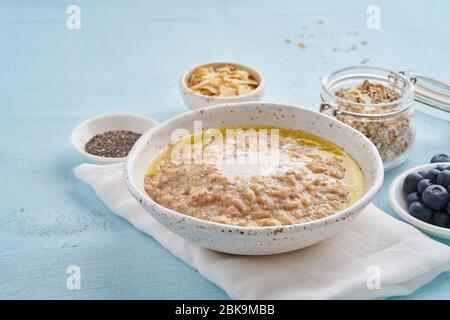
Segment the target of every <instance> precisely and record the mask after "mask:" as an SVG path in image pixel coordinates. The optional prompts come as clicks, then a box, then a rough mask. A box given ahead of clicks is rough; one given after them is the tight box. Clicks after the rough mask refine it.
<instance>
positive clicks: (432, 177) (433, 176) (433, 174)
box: [423, 169, 441, 181]
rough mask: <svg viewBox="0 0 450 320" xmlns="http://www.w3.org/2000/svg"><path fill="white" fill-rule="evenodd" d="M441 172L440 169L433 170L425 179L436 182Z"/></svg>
mask: <svg viewBox="0 0 450 320" xmlns="http://www.w3.org/2000/svg"><path fill="white" fill-rule="evenodd" d="M440 173H441V172H440V171H439V170H438V169H431V170H428V172H427V173H426V174H425V175H424V176H423V177H424V178H425V179H429V180H431V181H436V178H437V177H438V175H439V174H440Z"/></svg>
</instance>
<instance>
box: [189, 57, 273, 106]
mask: <svg viewBox="0 0 450 320" xmlns="http://www.w3.org/2000/svg"><path fill="white" fill-rule="evenodd" d="M264 89H265V82H264V79H263V77H262V75H261V73H260V72H258V71H257V70H255V69H254V68H251V67H248V66H245V65H242V64H237V63H232V62H213V63H207V64H202V65H199V66H196V67H194V68H192V69H190V70H188V71H186V72H185V73H184V74H183V75H182V76H181V79H180V90H181V94H182V96H183V100H184V102H185V103H186V105H187V106H188V107H189V108H190V109H192V110H195V109H199V108H205V107H209V106H212V105H216V104H222V103H232V102H247V101H260V100H261V99H262V96H263V94H264Z"/></svg>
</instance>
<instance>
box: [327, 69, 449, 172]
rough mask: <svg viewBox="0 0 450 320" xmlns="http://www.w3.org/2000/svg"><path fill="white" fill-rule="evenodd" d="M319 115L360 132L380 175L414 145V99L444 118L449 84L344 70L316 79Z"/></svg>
mask: <svg viewBox="0 0 450 320" xmlns="http://www.w3.org/2000/svg"><path fill="white" fill-rule="evenodd" d="M321 100H322V103H321V106H320V111H321V112H322V113H325V114H327V115H329V116H332V117H335V118H336V119H338V120H340V121H342V122H344V123H346V124H348V125H350V126H351V127H353V128H355V129H356V130H358V131H360V132H361V133H363V134H364V135H365V136H366V137H367V138H369V139H370V140H371V141H372V142H373V143H374V144H375V146H376V147H377V149H378V152H379V153H380V155H381V158H382V159H383V164H384V168H385V170H389V169H392V168H394V167H396V166H398V165H399V164H401V163H402V162H403V161H404V160H405V159H406V157H407V156H408V153H409V151H410V149H411V147H412V145H413V143H414V138H415V125H414V109H413V103H414V100H417V101H419V102H422V103H424V104H426V105H429V106H432V107H433V108H435V109H436V110H438V111H436V112H438V113H439V115H441V116H444V117H446V116H449V115H450V85H449V84H447V83H445V82H444V81H440V80H436V79H433V78H429V77H424V76H421V75H418V74H413V73H409V74H406V73H405V72H395V71H391V70H387V69H383V68H376V67H361V66H357V67H348V68H344V69H341V70H337V71H335V72H332V73H330V74H328V75H327V76H325V77H324V78H323V80H322V91H321Z"/></svg>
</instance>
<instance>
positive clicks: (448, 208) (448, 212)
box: [447, 201, 450, 215]
mask: <svg viewBox="0 0 450 320" xmlns="http://www.w3.org/2000/svg"><path fill="white" fill-rule="evenodd" d="M447 214H449V215H450V201H449V202H448V205H447Z"/></svg>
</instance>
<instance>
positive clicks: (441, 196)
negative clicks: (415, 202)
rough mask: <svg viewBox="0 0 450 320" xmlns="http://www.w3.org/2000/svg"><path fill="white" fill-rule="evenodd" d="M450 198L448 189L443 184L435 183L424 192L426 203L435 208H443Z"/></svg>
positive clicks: (424, 201)
mask: <svg viewBox="0 0 450 320" xmlns="http://www.w3.org/2000/svg"><path fill="white" fill-rule="evenodd" d="M448 199H449V194H448V191H447V190H445V188H444V187H443V186H440V185H437V184H434V185H431V186H429V187H427V188H426V189H425V190H424V191H423V193H422V200H423V203H425V205H426V206H427V207H428V208H430V209H434V210H442V209H444V208H445V207H446V206H447V203H448Z"/></svg>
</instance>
